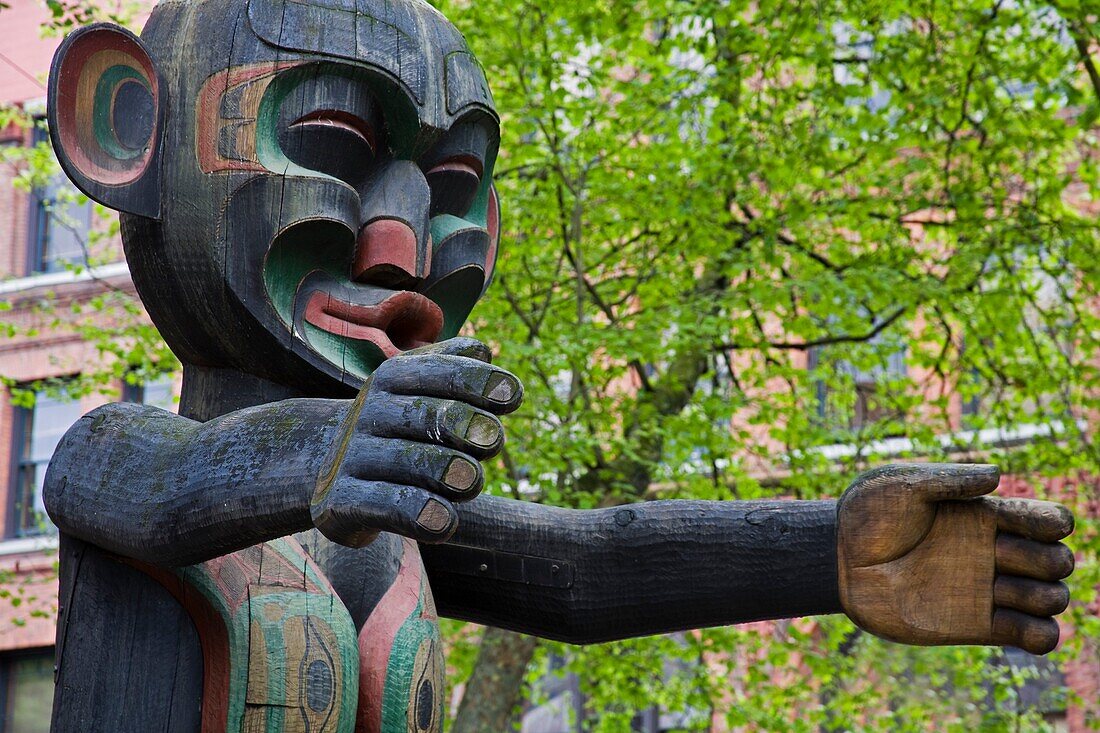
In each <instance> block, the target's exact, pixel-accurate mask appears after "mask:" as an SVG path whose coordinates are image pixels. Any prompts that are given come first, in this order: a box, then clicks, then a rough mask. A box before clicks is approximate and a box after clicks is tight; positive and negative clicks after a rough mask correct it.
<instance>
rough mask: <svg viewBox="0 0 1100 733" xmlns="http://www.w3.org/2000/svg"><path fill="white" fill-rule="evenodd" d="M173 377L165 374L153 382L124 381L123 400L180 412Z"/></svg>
mask: <svg viewBox="0 0 1100 733" xmlns="http://www.w3.org/2000/svg"><path fill="white" fill-rule="evenodd" d="M172 384H173V382H172V377H171V376H170V375H167V374H166V375H163V376H161V377H157V378H156V379H154V380H153V381H151V382H144V383H138V384H131V383H130V382H128V381H126V380H123V382H122V400H121V401H122V402H133V403H135V404H138V405H150V406H152V407H159V408H160V409H162V410H167V411H168V412H178V411H179V410H178V409H177V408H178V405H177V404H176V398H175V395H174V394H173V392H172Z"/></svg>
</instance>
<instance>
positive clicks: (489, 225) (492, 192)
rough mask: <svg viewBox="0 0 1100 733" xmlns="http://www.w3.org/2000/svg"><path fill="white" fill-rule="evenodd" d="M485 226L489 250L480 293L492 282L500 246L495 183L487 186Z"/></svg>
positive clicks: (498, 200) (486, 255) (497, 199)
mask: <svg viewBox="0 0 1100 733" xmlns="http://www.w3.org/2000/svg"><path fill="white" fill-rule="evenodd" d="M485 228H486V229H487V230H488V231H489V251H488V252H487V253H486V254H485V287H484V288H482V290H481V294H482V295H484V294H485V291H486V290H488V289H489V285H490V284H491V283H492V282H493V275H494V274H495V273H496V269H497V250H498V249H499V246H500V197H499V196H497V187H496V186H495V185H493V186H491V187H490V188H489V211H488V213H487V215H486V221H485Z"/></svg>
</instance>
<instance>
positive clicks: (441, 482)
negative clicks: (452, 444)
mask: <svg viewBox="0 0 1100 733" xmlns="http://www.w3.org/2000/svg"><path fill="white" fill-rule="evenodd" d="M343 470H344V473H345V475H348V476H352V477H354V478H357V479H360V480H362V481H387V482H390V483H394V484H402V485H408V486H418V487H420V488H423V489H427V490H429V491H431V492H433V493H435V494H439V495H440V496H443V497H446V498H447V499H450V500H452V501H468V500H470V499H473V498H474V497H475V496H477V495H478V493H479V492H480V491H481V488H482V486H483V485H484V483H485V477H484V474H483V473H482V470H481V464H480V463H478V462H477V461H476V460H474V459H473V458H471V457H470V456H468V455H465V454H463V453H460V452H458V451H456V450H451V449H450V448H444V447H442V446H439V445H435V444H433V443H418V442H415V441H411V440H397V439H393V438H378V437H375V436H358V437H357V438H355V439H353V440H352V441H351V443H350V444H349V445H348V451H347V453H346V454H345V456H344V469H343Z"/></svg>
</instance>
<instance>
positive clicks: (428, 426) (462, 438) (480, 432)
mask: <svg viewBox="0 0 1100 733" xmlns="http://www.w3.org/2000/svg"><path fill="white" fill-rule="evenodd" d="M360 424H361V426H362V428H363V429H364V430H366V431H367V432H369V433H370V434H371V435H376V436H378V437H381V438H405V439H408V440H415V441H419V442H425V443H427V442H431V443H440V444H442V445H445V446H447V447H448V448H454V449H455V450H459V451H462V452H463V453H466V454H468V455H471V456H473V457H475V458H490V457H492V456H494V455H496V454H497V453H498V452H500V449H501V447H503V445H504V428H503V427H502V426H501V424H500V420H498V419H497V418H496V416H494V415H493V414H491V413H489V412H485V411H484V410H479V409H477V408H476V407H471V406H470V405H467V404H465V403H463V402H458V401H456V400H440V399H436V398H434V397H409V396H407V395H391V396H390V397H389V398H388V399H386V400H380V401H379V403H378V404H377V405H376V406H372V409H371V410H367V411H364V412H363V414H362V415H361V417H360Z"/></svg>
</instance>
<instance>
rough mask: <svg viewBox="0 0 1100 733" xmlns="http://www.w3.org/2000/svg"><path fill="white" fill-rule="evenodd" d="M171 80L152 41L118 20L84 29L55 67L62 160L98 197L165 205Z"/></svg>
mask: <svg viewBox="0 0 1100 733" xmlns="http://www.w3.org/2000/svg"><path fill="white" fill-rule="evenodd" d="M162 90H163V85H162V84H161V82H160V79H159V77H158V74H157V71H156V68H155V67H154V65H153V61H152V59H151V58H150V57H149V54H148V52H147V51H146V49H145V46H144V45H142V43H141V41H140V40H139V39H138V38H137V37H136V36H135V35H134V34H132V33H130V32H129V31H127V30H124V29H122V28H119V27H117V26H113V25H108V24H97V25H93V26H88V27H87V28H81V29H80V30H78V31H75V32H74V33H73V34H72V35H70V36H69V37H68V38H66V39H65V41H64V42H63V43H62V44H61V46H60V48H58V50H57V53H56V54H55V56H54V60H53V66H52V68H51V70H50V85H49V121H50V135H51V138H52V140H53V145H54V149H55V150H56V151H57V157H58V160H59V161H60V162H61V166H62V167H63V168H64V169H65V172H66V173H67V174H68V175H69V177H70V178H71V179H73V182H74V183H76V185H77V186H78V187H79V188H80V189H81V190H82V191H84V193H86V194H88V196H90V197H91V198H93V199H95V200H97V201H99V202H100V203H102V204H105V205H107V206H110V207H111V208H113V209H117V210H119V211H126V212H128V213H131V214H139V215H141V216H147V217H151V218H156V217H157V216H158V215H159V212H160V170H159V169H160V150H159V148H160V145H159V143H160V136H161V130H162V127H163V124H162V123H163V111H164V108H165V104H164V100H163V96H162V95H163V91H162Z"/></svg>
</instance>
